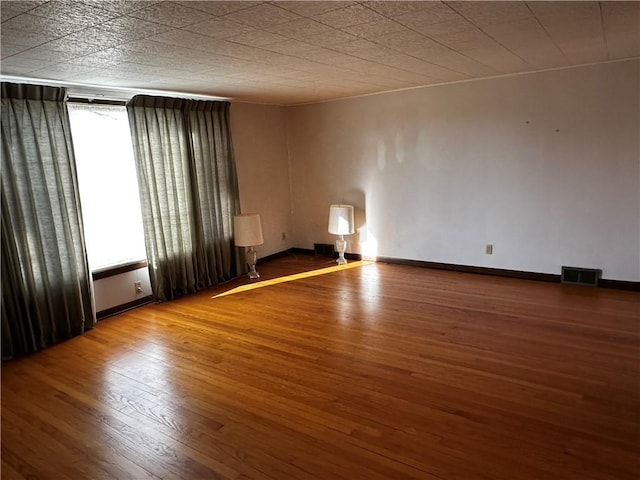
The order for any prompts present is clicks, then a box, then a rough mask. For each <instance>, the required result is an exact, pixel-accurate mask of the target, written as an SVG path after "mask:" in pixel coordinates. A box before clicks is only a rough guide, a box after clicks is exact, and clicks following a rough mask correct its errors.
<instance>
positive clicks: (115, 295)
mask: <svg viewBox="0 0 640 480" xmlns="http://www.w3.org/2000/svg"><path fill="white" fill-rule="evenodd" d="M135 282H140V283H141V286H142V292H139V293H138V292H136V289H135V287H134V283H135ZM149 295H151V280H150V279H149V270H148V269H147V268H146V267H145V268H139V269H137V270H132V271H131V272H125V273H121V274H120V275H114V276H113V277H107V278H101V279H100V280H96V281H95V282H93V297H94V301H95V307H96V312H102V311H104V310H108V309H109V308H112V307H117V306H120V305H124V304H127V303H129V302H133V301H135V300H139V299H141V298H144V297H147V296H149Z"/></svg>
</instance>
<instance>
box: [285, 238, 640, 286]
mask: <svg viewBox="0 0 640 480" xmlns="http://www.w3.org/2000/svg"><path fill="white" fill-rule="evenodd" d="M289 252H291V253H297V254H300V255H315V252H314V251H313V249H310V248H292V249H290V250H289ZM345 257H346V258H348V259H349V260H368V261H373V262H380V263H389V264H393V265H405V266H409V267H420V268H432V269H434V270H448V271H452V272H461V273H476V274H480V275H491V276H496V277H507V278H519V279H522V280H535V281H537V282H548V283H560V274H557V275H556V274H553V273H540V272H527V271H521V270H507V269H503V268H490V267H475V266H472V265H457V264H454V263H440V262H428V261H425V260H409V259H405V258H395V257H367V256H363V255H360V254H357V253H345ZM598 287H600V288H613V289H616V290H628V291H631V292H640V282H630V281H626V280H611V279H607V278H601V279H599V280H598ZM585 288H589V287H585Z"/></svg>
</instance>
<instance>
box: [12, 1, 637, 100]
mask: <svg viewBox="0 0 640 480" xmlns="http://www.w3.org/2000/svg"><path fill="white" fill-rule="evenodd" d="M639 5H640V3H639V2H553V1H544V2H509V1H499V2H438V1H418V2H404V1H381V2H379V1H360V2H351V1H274V2H256V1H233V2H221V1H180V2H152V1H125V0H86V1H69V0H51V1H48V2H47V1H6V0H3V1H2V2H1V3H0V12H1V14H2V41H1V43H0V46H1V49H2V62H1V65H0V69H1V72H2V74H3V75H5V76H6V75H8V76H13V77H28V78H33V79H41V80H44V79H47V80H55V81H57V82H70V83H72V84H88V85H98V86H103V87H126V88H142V89H153V90H169V91H177V92H189V93H197V94H206V95H214V96H221V97H226V98H231V99H235V100H243V101H257V102H264V103H276V104H282V105H288V104H296V103H304V102H313V101H320V100H327V99H333V98H340V97H347V96H353V95H362V94H368V93H374V92H382V91H389V90H397V89H404V88H411V87H417V86H422V85H432V84H438V83H444V82H451V81H458V80H465V79H470V78H482V77H490V76H496V75H504V74H512V73H519V72H529V71H536V70H544V69H550V68H557V67H566V66H571V65H580V64H588V63H596V62H603V61H608V60H616V59H623V58H630V57H637V56H638V55H639V54H640V52H639V50H640V14H639V8H638V7H639Z"/></svg>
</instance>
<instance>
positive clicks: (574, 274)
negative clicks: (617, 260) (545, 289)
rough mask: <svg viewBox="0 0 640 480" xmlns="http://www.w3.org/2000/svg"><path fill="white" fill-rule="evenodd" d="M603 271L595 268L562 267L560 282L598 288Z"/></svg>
mask: <svg viewBox="0 0 640 480" xmlns="http://www.w3.org/2000/svg"><path fill="white" fill-rule="evenodd" d="M601 274H602V270H597V269H594V268H577V267H564V266H563V267H562V276H561V277H560V281H561V282H562V283H568V284H572V285H588V286H590V287H597V286H598V280H600V275H601Z"/></svg>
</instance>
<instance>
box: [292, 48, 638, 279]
mask: <svg viewBox="0 0 640 480" xmlns="http://www.w3.org/2000/svg"><path fill="white" fill-rule="evenodd" d="M639 70H640V66H639V64H638V61H637V60H635V61H626V62H618V63H610V64H601V65H595V66H587V67H580V68H573V69H565V70H558V71H550V72H542V73H536V74H528V75H520V76H513V77H504V78H497V79H487V80H481V81H472V82H465V83H458V84H450V85H442V86H436V87H430V88H422V89H415V90H409V91H404V92H394V93H388V94H382V95H376V96H369V97H361V98H354V99H348V100H342V101H334V102H327V103H322V104H313V105H306V106H298V107H290V108H288V109H287V112H286V113H287V132H288V137H289V150H290V163H291V186H292V200H293V202H292V206H293V227H294V234H295V238H294V244H295V246H299V247H304V248H311V247H312V245H313V243H314V242H332V241H333V238H332V236H331V235H329V234H328V233H327V232H326V227H327V225H326V223H327V217H328V207H329V204H330V203H335V202H347V203H352V204H354V205H355V206H356V208H357V213H358V217H359V219H357V220H356V223H359V225H358V226H359V227H360V228H359V232H360V234H359V235H356V236H354V237H352V239H351V240H352V241H351V242H350V245H349V248H348V251H352V252H361V253H365V254H369V255H378V256H387V257H395V258H404V259H416V260H425V261H434V262H445V263H452V264H461V265H474V266H487V267H495V268H503V269H514V270H524V271H532V272H543V273H554V274H558V273H560V267H561V265H571V266H580V267H593V268H601V269H602V270H603V277H604V278H609V279H616V280H629V281H639V280H640V153H639V148H640V147H639V145H640V140H639V131H640V124H639V118H638V117H639V104H640V101H639V96H638V91H639V85H640V78H639ZM487 243H491V244H493V245H494V253H493V255H491V256H489V255H486V254H485V253H484V249H485V244H487Z"/></svg>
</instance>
